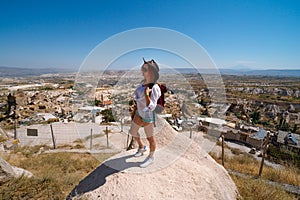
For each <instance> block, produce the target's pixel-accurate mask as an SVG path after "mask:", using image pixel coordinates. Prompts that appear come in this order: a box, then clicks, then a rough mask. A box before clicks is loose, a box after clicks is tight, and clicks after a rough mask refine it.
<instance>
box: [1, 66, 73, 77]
mask: <svg viewBox="0 0 300 200" xmlns="http://www.w3.org/2000/svg"><path fill="white" fill-rule="evenodd" d="M73 71H74V70H70V69H59V68H21V67H1V66H0V77H22V76H40V75H42V74H59V73H68V72H73Z"/></svg>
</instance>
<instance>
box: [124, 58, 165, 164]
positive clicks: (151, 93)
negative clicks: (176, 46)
mask: <svg viewBox="0 0 300 200" xmlns="http://www.w3.org/2000/svg"><path fill="white" fill-rule="evenodd" d="M141 71H142V75H143V77H144V80H143V81H142V82H141V84H139V85H138V87H137V88H136V90H135V92H134V97H135V101H136V108H135V109H134V111H133V112H134V113H133V114H134V116H133V120H132V123H131V127H130V130H129V133H130V134H131V135H132V137H133V138H134V140H135V141H137V143H138V145H139V147H138V150H137V152H136V153H135V155H134V156H135V157H139V156H142V155H143V153H144V152H145V151H146V146H144V144H143V143H142V140H141V138H140V135H139V133H138V130H139V128H140V127H142V126H143V127H144V130H145V133H146V137H147V140H148V142H149V146H150V153H149V155H148V157H147V158H146V159H145V161H144V162H143V163H142V164H141V165H140V167H147V166H149V165H150V164H152V163H153V162H154V152H155V149H156V141H155V138H154V134H153V133H154V120H155V114H154V109H155V107H156V104H157V100H158V99H159V97H160V96H161V91H160V87H159V85H158V84H157V83H156V82H157V80H158V78H159V73H158V72H159V67H158V65H157V63H156V62H155V61H154V60H153V59H152V60H150V61H145V60H144V64H143V65H142V68H141Z"/></svg>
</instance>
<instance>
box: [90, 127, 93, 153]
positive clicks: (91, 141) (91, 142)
mask: <svg viewBox="0 0 300 200" xmlns="http://www.w3.org/2000/svg"><path fill="white" fill-rule="evenodd" d="M92 147H93V129H91V140H90V150H92Z"/></svg>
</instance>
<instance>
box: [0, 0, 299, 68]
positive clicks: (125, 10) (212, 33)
mask: <svg viewBox="0 0 300 200" xmlns="http://www.w3.org/2000/svg"><path fill="white" fill-rule="evenodd" d="M142 27H162V28H167V29H172V30H175V31H178V32H180V33H183V34H185V35H187V36H189V37H191V38H192V39H194V40H195V41H196V42H198V43H199V44H200V45H202V46H203V47H204V48H205V49H206V51H207V52H208V54H209V55H210V56H211V58H212V59H213V60H214V62H215V63H216V65H217V66H218V67H219V68H227V67H233V66H238V65H244V66H248V67H251V68H256V69H279V68H280V69H300V58H299V55H300V38H299V35H300V1H298V0H281V1H278V0H272V1H266V0H249V1H247V0H244V1H242V0H228V1H218V0H195V1H188V0H185V1H181V0H178V1H171V0H165V1H153V0H147V1H141V0H132V1H126V0H123V1H121V0H119V1H117V0H110V1H108V0H106V1H102V0H99V1H91V0H90V1H89V0H86V1H76V0H75V1H71V0H70V1H63V0H61V1H55V0H52V1H46V0H44V1H38V0H36V1H31V0H26V1H23V0H19V1H15V0H10V1H4V0H1V1H0V66H8V67H59V68H74V69H77V68H79V67H80V65H81V63H82V62H83V61H84V59H85V58H86V56H87V55H88V54H89V53H90V52H91V51H92V50H93V49H94V48H95V47H96V46H97V45H98V44H99V43H101V42H102V41H104V40H105V39H107V38H109V37H111V36H113V35H115V34H118V33H120V32H123V31H126V30H129V29H135V28H142ZM146 56H147V55H146ZM160 59H163V58H160ZM128 62H129V63H127V64H128V65H130V61H128Z"/></svg>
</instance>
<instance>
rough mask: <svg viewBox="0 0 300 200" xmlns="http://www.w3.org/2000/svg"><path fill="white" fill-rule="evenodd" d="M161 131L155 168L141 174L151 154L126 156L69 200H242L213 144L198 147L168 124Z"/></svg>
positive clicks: (99, 172)
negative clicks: (211, 153) (212, 154)
mask: <svg viewBox="0 0 300 200" xmlns="http://www.w3.org/2000/svg"><path fill="white" fill-rule="evenodd" d="M156 131H157V135H156V139H157V151H156V154H155V162H154V164H152V165H150V166H149V167H147V168H140V167H139V164H141V163H142V162H143V161H144V159H145V158H146V156H147V153H146V154H145V155H144V156H142V157H139V158H135V157H133V154H134V153H135V150H131V151H123V152H121V153H119V154H117V155H115V156H113V157H112V158H110V159H108V160H106V161H105V162H103V163H102V164H101V165H100V166H99V167H98V168H97V169H95V170H94V171H93V172H92V173H91V174H89V175H88V176H87V177H86V178H85V179H83V180H82V181H81V182H80V183H79V184H78V185H77V186H76V187H75V188H74V189H73V190H72V191H71V193H70V195H69V196H68V197H67V199H71V198H72V197H73V199H81V198H82V199H85V198H87V199H126V200H127V199H129V200H130V199H230V200H231V199H236V198H237V194H238V192H237V188H236V186H235V184H234V182H233V181H232V179H231V178H230V176H229V175H228V173H227V171H226V170H225V169H224V168H223V167H222V166H221V165H219V164H218V163H216V162H215V161H214V160H213V159H212V158H211V157H210V156H209V155H208V154H207V149H211V148H213V146H214V145H213V144H212V143H209V142H207V141H206V140H204V139H203V140H202V142H200V143H198V142H197V143H196V142H194V141H193V140H191V139H189V138H188V137H187V136H186V135H185V134H181V133H178V132H176V131H174V130H173V129H172V127H171V126H170V125H168V124H167V123H163V122H161V124H159V125H158V127H157V128H156ZM141 134H143V133H141ZM200 139H201V138H200Z"/></svg>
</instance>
